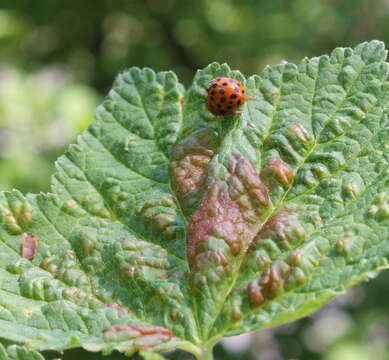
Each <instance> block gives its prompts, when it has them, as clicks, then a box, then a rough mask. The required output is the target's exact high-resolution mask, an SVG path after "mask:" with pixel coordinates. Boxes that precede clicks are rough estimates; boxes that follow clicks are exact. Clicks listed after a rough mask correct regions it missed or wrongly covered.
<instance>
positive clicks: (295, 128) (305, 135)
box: [287, 123, 311, 143]
mask: <svg viewBox="0 0 389 360" xmlns="http://www.w3.org/2000/svg"><path fill="white" fill-rule="evenodd" d="M287 130H288V132H289V133H290V134H291V135H294V136H295V137H296V138H297V139H299V141H301V142H303V143H305V142H307V141H309V140H310V138H311V136H310V134H309V132H308V131H307V129H305V127H304V126H303V125H302V124H300V123H292V124H290V125H289V126H288V129H287Z"/></svg>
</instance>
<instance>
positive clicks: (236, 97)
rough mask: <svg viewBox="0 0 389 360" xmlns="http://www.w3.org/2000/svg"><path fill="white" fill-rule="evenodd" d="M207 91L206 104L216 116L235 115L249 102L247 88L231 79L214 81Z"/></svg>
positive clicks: (225, 78) (224, 78)
mask: <svg viewBox="0 0 389 360" xmlns="http://www.w3.org/2000/svg"><path fill="white" fill-rule="evenodd" d="M207 91H208V95H207V98H206V104H207V107H208V110H209V111H210V112H211V113H212V114H214V115H215V116H224V115H231V114H234V113H236V111H237V110H238V108H239V107H240V106H242V105H243V104H244V103H245V102H246V100H247V95H246V89H245V87H244V86H243V85H242V84H241V83H240V82H239V81H238V80H236V79H232V78H229V77H218V78H216V79H213V80H212V81H211V83H210V84H209V86H208V89H207Z"/></svg>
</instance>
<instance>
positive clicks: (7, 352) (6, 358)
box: [0, 344, 59, 360]
mask: <svg viewBox="0 0 389 360" xmlns="http://www.w3.org/2000/svg"><path fill="white" fill-rule="evenodd" d="M0 360H44V357H43V356H42V355H41V354H40V353H39V352H37V351H33V350H28V349H26V348H25V347H23V346H17V345H10V346H8V347H7V348H6V347H5V346H4V345H3V344H0ZM57 360H59V359H57Z"/></svg>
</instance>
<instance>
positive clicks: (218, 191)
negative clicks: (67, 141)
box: [0, 41, 389, 359]
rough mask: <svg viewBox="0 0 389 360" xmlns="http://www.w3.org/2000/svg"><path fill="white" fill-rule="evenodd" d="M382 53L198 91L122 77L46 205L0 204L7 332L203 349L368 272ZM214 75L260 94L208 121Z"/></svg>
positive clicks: (381, 248)
mask: <svg viewBox="0 0 389 360" xmlns="http://www.w3.org/2000/svg"><path fill="white" fill-rule="evenodd" d="M385 60H386V51H385V49H384V45H383V44H382V43H380V42H378V41H373V42H370V43H363V44H361V45H359V46H357V47H356V48H355V49H350V48H339V49H335V50H334V51H333V52H332V54H331V55H329V56H321V57H318V58H313V59H304V60H303V61H302V62H301V63H299V64H297V65H294V64H291V63H285V64H281V65H277V66H273V67H268V68H266V69H265V70H264V71H263V72H262V73H261V74H260V75H254V76H252V77H250V78H247V79H246V78H245V77H244V76H243V75H242V74H240V73H239V72H236V71H231V70H230V69H229V67H228V66H227V65H219V64H216V63H214V64H211V65H210V66H208V67H207V68H205V69H203V70H200V71H199V72H198V73H197V74H196V76H195V79H194V82H193V84H192V85H191V86H190V87H189V88H188V89H187V90H185V89H184V88H183V86H182V85H181V84H179V82H178V81H177V79H176V77H175V75H174V74H172V73H170V72H163V73H158V74H155V73H154V72H153V71H152V70H150V69H144V70H139V69H137V68H132V69H130V70H128V71H125V72H123V73H122V74H121V75H119V77H118V78H117V80H116V81H115V84H114V86H113V89H112V90H111V91H110V93H109V95H108V96H107V98H106V99H105V101H104V103H103V104H102V105H101V106H100V107H99V108H98V110H97V120H96V122H95V123H94V124H92V125H91V126H90V128H89V129H88V130H87V131H86V132H85V133H84V134H83V135H81V136H80V137H79V138H78V139H77V141H76V143H75V144H73V145H71V146H70V147H69V150H68V151H67V152H66V154H65V155H63V156H62V157H61V158H60V159H59V160H58V161H57V163H56V173H55V175H54V177H53V181H52V183H53V185H52V189H51V192H50V193H49V194H39V195H33V194H29V195H26V196H24V195H22V194H20V193H19V192H17V191H13V192H3V193H0V336H1V337H3V338H6V339H8V340H11V341H15V342H19V343H23V344H26V345H27V346H28V347H29V348H33V349H38V350H46V349H54V350H64V349H67V348H72V347H76V346H82V347H84V348H86V349H88V350H91V351H102V352H104V353H109V352H111V351H113V350H118V351H121V352H124V353H126V354H132V353H134V352H136V351H140V352H141V354H143V355H144V356H145V358H150V359H154V358H156V359H157V358H159V355H158V354H157V353H160V352H164V351H169V350H172V349H174V348H175V347H181V348H183V349H186V350H189V351H191V352H193V353H194V354H196V355H199V354H201V352H202V348H204V347H209V344H212V343H214V342H215V341H216V340H217V339H219V338H221V337H223V336H230V335H236V334H240V333H243V332H247V331H253V330H256V329H260V328H264V327H268V326H272V325H275V324H280V323H283V322H287V321H291V320H294V319H297V318H299V317H301V316H304V315H307V314H309V313H311V312H312V311H314V310H315V309H317V308H318V307H320V306H321V305H322V304H324V303H325V302H327V301H328V300H329V299H331V298H332V297H334V296H335V295H337V294H339V293H342V292H344V291H345V289H346V288H347V287H349V286H352V285H354V284H355V283H357V282H359V281H361V280H364V279H366V278H369V277H372V276H374V275H375V274H376V273H377V272H378V271H379V270H380V269H383V268H385V267H386V266H387V263H386V260H385V256H386V255H387V254H388V252H389V237H388V225H389V203H388V199H389V194H388V190H387V189H388V185H389V172H388V160H389V153H388V145H387V139H388V137H389V121H388V117H389V109H388V102H389V83H388V72H389V70H388V64H387V63H386V62H385ZM219 76H220V77H221V76H228V77H233V78H236V79H238V80H239V81H241V82H242V83H243V84H244V85H245V86H246V89H247V92H248V94H249V95H250V96H252V97H254V98H255V99H253V100H250V101H248V102H247V103H246V104H245V105H244V106H243V107H242V109H241V110H242V113H241V114H236V115H234V116H228V117H224V118H223V117H218V118H213V117H212V115H211V114H210V113H209V112H207V110H206V107H205V102H204V97H205V95H206V88H207V86H208V84H209V82H210V81H211V80H212V79H213V78H215V77H219ZM207 344H208V345H207ZM1 351H3V353H4V351H5V350H4V349H3V350H1ZM4 356H5V355H4ZM15 359H17V358H15ZM32 359H35V358H32ZM37 359H39V358H37Z"/></svg>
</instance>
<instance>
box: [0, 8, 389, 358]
mask: <svg viewBox="0 0 389 360" xmlns="http://www.w3.org/2000/svg"><path fill="white" fill-rule="evenodd" d="M371 39H379V40H383V41H386V43H387V44H388V43H389V0H272V1H268V0H240V1H233V0H192V1H185V0H142V1H139V0H138V1H136V0H115V1H113V0H94V1H85V0H84V1H69V0H67V1H65V0H56V1H53V0H40V1H31V0H1V2H0V190H7V189H12V188H18V189H20V190H22V191H23V192H37V191H47V190H48V188H49V178H50V174H51V173H52V171H53V162H54V160H55V159H56V158H57V157H58V155H59V154H61V153H62V152H63V150H64V148H65V147H66V146H67V144H68V143H69V142H71V141H73V140H74V138H75V137H76V135H77V134H79V133H80V132H81V131H82V130H84V129H85V128H86V126H87V125H88V124H89V123H90V122H91V121H92V120H93V116H94V109H95V107H96V105H97V104H98V103H99V102H100V101H101V99H102V97H103V96H104V94H105V93H106V92H107V90H108V89H109V87H110V86H111V83H112V81H113V79H114V77H115V75H116V74H117V73H118V72H119V71H121V70H122V69H124V68H126V67H130V66H135V65H136V66H139V67H145V66H148V67H152V68H153V69H155V70H170V69H172V70H174V71H175V72H176V73H177V75H178V76H179V79H180V81H181V82H183V83H184V84H185V85H189V84H190V82H191V79H192V77H193V75H194V73H195V71H196V69H198V68H201V67H204V66H206V65H207V64H208V63H210V62H212V61H219V62H228V63H229V64H230V66H231V67H232V68H235V69H240V70H241V71H242V72H243V73H245V74H246V75H251V74H253V73H258V72H259V71H261V69H262V68H263V67H264V66H265V65H266V64H275V63H278V62H280V61H282V60H288V61H292V62H293V61H298V60H300V59H301V58H303V57H304V56H309V57H310V56H316V55H321V54H324V53H328V52H330V51H331V50H332V49H333V48H335V47H337V46H354V45H356V44H358V43H360V42H362V41H365V40H371ZM386 275H387V273H383V274H381V276H380V277H379V278H377V279H375V280H374V281H372V282H370V283H367V284H363V285H361V286H358V287H355V288H353V289H351V290H350V291H349V292H348V293H347V294H346V295H344V296H342V297H340V298H338V299H336V300H335V301H333V302H331V303H330V304H329V305H328V306H326V307H325V308H323V309H322V310H320V311H319V312H317V313H315V314H314V315H313V316H311V317H309V318H306V319H303V320H301V321H297V322H294V323H291V324H288V325H285V326H282V327H278V328H274V329H270V330H265V331H261V332H259V333H255V334H250V335H245V336H243V337H238V338H231V339H227V340H224V341H223V342H222V343H221V344H219V345H218V346H217V348H216V350H215V354H216V357H217V359H227V360H228V359H243V360H246V359H247V360H251V359H253V360H254V359H259V360H281V359H300V360H316V359H323V360H365V359H374V360H389V301H388V299H387V298H386V294H388V292H389V281H387V280H386V279H385V277H386ZM51 355H52V354H47V358H50V357H51ZM88 356H89V355H88V354H85V353H82V352H81V351H78V350H75V351H70V352H68V353H66V354H65V357H64V359H77V358H80V359H81V358H82V359H88ZM89 358H90V359H92V358H93V359H97V358H98V357H96V355H93V356H89ZM110 358H111V359H122V358H123V357H122V356H121V355H118V354H116V355H113V356H112V357H110ZM169 358H171V359H190V357H189V356H188V355H186V354H184V353H178V352H176V353H174V354H170V355H169ZM106 359H107V358H106Z"/></svg>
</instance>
